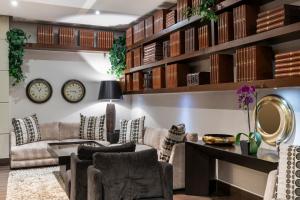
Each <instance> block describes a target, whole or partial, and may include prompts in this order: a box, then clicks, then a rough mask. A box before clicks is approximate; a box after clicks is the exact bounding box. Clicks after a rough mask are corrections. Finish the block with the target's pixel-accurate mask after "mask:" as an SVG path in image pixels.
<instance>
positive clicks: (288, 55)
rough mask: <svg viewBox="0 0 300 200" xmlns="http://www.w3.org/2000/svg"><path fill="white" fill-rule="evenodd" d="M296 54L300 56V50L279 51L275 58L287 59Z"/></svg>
mask: <svg viewBox="0 0 300 200" xmlns="http://www.w3.org/2000/svg"><path fill="white" fill-rule="evenodd" d="M296 56H300V50H297V51H291V52H284V53H278V54H276V55H275V60H280V59H286V58H291V57H296Z"/></svg>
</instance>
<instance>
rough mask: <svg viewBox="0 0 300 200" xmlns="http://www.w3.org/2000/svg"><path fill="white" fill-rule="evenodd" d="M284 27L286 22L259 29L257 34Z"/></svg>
mask: <svg viewBox="0 0 300 200" xmlns="http://www.w3.org/2000/svg"><path fill="white" fill-rule="evenodd" d="M283 25H284V22H279V23H275V24H272V25H270V26H267V27H264V28H260V29H257V33H261V32H264V31H268V30H271V29H275V28H279V27H281V26H283Z"/></svg>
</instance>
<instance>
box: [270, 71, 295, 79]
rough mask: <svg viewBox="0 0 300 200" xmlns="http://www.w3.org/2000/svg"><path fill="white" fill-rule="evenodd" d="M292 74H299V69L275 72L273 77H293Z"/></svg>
mask: <svg viewBox="0 0 300 200" xmlns="http://www.w3.org/2000/svg"><path fill="white" fill-rule="evenodd" d="M293 76H300V71H295V72H287V73H276V74H275V78H286V77H293Z"/></svg>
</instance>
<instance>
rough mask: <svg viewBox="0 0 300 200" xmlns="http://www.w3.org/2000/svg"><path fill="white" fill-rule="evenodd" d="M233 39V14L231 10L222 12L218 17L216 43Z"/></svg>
mask: <svg viewBox="0 0 300 200" xmlns="http://www.w3.org/2000/svg"><path fill="white" fill-rule="evenodd" d="M232 39H233V16H232V13H231V12H224V13H222V14H220V15H219V19H218V43H219V44H222V43H225V42H229V41H230V40H232Z"/></svg>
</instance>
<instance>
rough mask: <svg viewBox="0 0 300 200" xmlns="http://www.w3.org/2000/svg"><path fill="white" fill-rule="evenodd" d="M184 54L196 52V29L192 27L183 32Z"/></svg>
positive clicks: (197, 43)
mask: <svg viewBox="0 0 300 200" xmlns="http://www.w3.org/2000/svg"><path fill="white" fill-rule="evenodd" d="M184 41H185V45H184V46H185V53H190V52H194V51H196V50H198V45H199V42H198V29H197V28H195V27H193V28H189V29H187V30H185V40H184Z"/></svg>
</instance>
